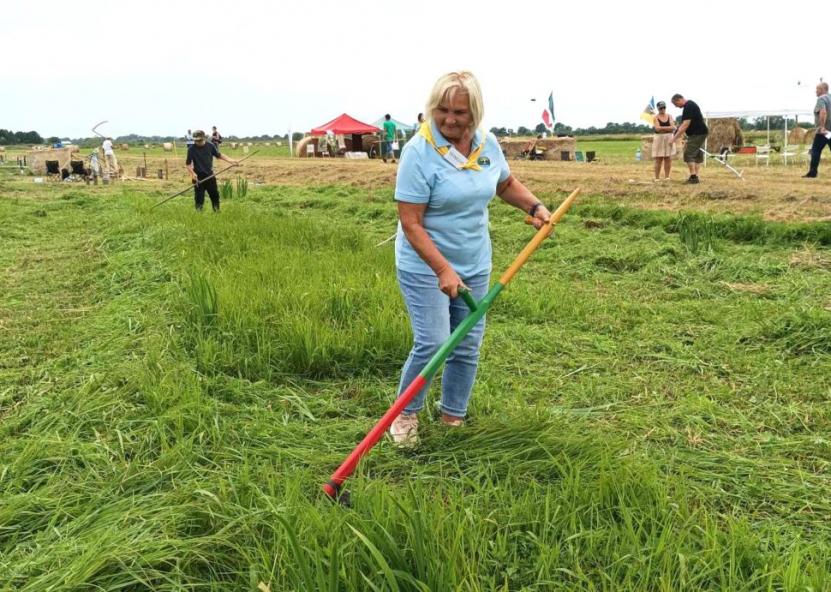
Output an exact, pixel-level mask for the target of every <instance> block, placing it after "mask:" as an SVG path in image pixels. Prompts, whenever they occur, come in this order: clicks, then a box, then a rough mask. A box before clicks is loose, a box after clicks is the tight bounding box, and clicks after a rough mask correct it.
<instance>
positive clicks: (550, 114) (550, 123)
mask: <svg viewBox="0 0 831 592" xmlns="http://www.w3.org/2000/svg"><path fill="white" fill-rule="evenodd" d="M542 122H543V123H544V124H545V127H547V128H548V129H551V128H553V127H554V92H553V91H552V92H551V94H550V95H548V107H547V108H546V109H543V112H542Z"/></svg>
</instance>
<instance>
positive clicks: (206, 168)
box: [185, 130, 237, 212]
mask: <svg viewBox="0 0 831 592" xmlns="http://www.w3.org/2000/svg"><path fill="white" fill-rule="evenodd" d="M214 157H216V158H219V159H220V160H224V161H225V162H230V163H231V164H237V161H236V160H233V159H230V158H228V157H227V156H225V155H224V154H220V153H219V149H218V148H217V147H216V146H215V145H214V144H212V143H210V142H208V141H207V139H206V138H205V132H203V131H202V130H196V131H195V132H193V145H192V146H188V158H187V160H186V161H185V164H186V165H187V167H188V170H189V171H190V176H191V178H192V179H193V183H194V187H193V189H194V193H195V199H196V209H197V211H200V212H201V211H202V206H203V205H204V203H205V192H206V191H207V192H208V196H210V198H211V206H213V210H214V212H218V211H219V188H218V187H217V186H216V177H213V174H214V170H213V169H214ZM208 177H211V178H210V179H208Z"/></svg>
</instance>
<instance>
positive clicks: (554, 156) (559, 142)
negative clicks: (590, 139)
mask: <svg viewBox="0 0 831 592" xmlns="http://www.w3.org/2000/svg"><path fill="white" fill-rule="evenodd" d="M536 149H537V150H543V154H542V159H543V160H563V153H564V152H567V153H568V160H574V153H575V151H576V150H577V140H575V139H574V138H542V139H540V140H537V146H536Z"/></svg>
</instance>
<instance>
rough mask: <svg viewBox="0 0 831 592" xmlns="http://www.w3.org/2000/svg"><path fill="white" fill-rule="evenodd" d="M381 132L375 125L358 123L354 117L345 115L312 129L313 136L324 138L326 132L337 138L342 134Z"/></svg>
mask: <svg viewBox="0 0 831 592" xmlns="http://www.w3.org/2000/svg"><path fill="white" fill-rule="evenodd" d="M380 131H381V130H380V129H378V128H377V127H375V126H374V125H369V124H368V123H364V122H362V121H358V120H357V119H355V118H354V117H350V116H349V115H347V114H346V113H344V114H343V115H340V116H338V117H335V118H334V119H333V120H332V121H330V122H328V123H324V124H323V125H320V126H318V127H315V128H312V135H313V136H322V135H324V134H325V133H326V132H332V133H333V134H335V135H336V136H339V135H341V134H374V133H375V132H380Z"/></svg>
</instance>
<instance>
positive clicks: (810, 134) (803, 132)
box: [788, 127, 817, 145]
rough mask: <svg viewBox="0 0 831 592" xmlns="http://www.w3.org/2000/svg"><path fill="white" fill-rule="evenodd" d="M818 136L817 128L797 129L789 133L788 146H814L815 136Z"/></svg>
mask: <svg viewBox="0 0 831 592" xmlns="http://www.w3.org/2000/svg"><path fill="white" fill-rule="evenodd" d="M815 135H817V128H815V127H812V128H808V129H805V128H802V127H795V128H793V129H792V130H790V131H789V132H788V144H798V145H803V144H812V143H813V142H814V136H815Z"/></svg>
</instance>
